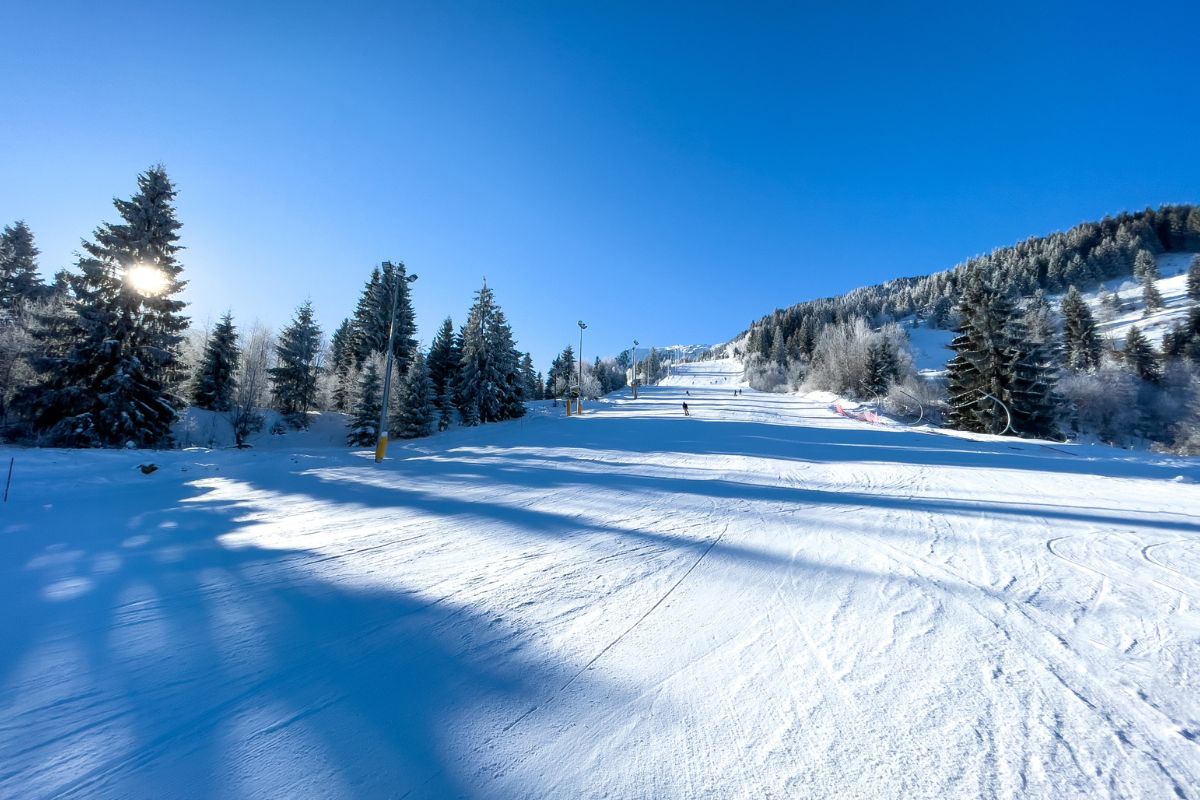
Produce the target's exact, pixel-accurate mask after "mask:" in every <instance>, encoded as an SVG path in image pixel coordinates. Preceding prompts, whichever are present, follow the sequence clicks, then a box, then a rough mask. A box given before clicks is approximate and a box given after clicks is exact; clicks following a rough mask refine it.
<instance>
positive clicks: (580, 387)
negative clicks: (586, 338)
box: [575, 320, 587, 414]
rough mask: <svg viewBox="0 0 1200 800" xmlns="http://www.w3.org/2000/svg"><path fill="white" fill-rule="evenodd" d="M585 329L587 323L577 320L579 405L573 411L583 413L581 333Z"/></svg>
mask: <svg viewBox="0 0 1200 800" xmlns="http://www.w3.org/2000/svg"><path fill="white" fill-rule="evenodd" d="M585 328H587V323H586V322H584V321H583V320H579V403H578V405H577V406H576V407H575V410H576V411H577V412H578V413H580V414H582V413H583V331H584V329H585Z"/></svg>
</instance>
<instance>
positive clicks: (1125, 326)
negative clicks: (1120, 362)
mask: <svg viewBox="0 0 1200 800" xmlns="http://www.w3.org/2000/svg"><path fill="white" fill-rule="evenodd" d="M1193 256H1194V254H1193V253H1166V254H1163V255H1161V256H1159V257H1158V271H1159V274H1160V275H1161V277H1160V278H1159V279H1158V280H1157V281H1155V284H1154V285H1155V286H1157V287H1158V291H1159V293H1160V294H1161V295H1162V297H1163V302H1164V304H1165V308H1163V309H1162V310H1160V311H1155V312H1152V313H1151V314H1146V313H1145V311H1146V304H1145V303H1144V302H1143V301H1142V286H1141V284H1140V283H1138V282H1137V281H1136V280H1134V279H1133V278H1132V277H1130V278H1123V279H1119V280H1114V281H1106V282H1105V283H1104V288H1105V289H1106V290H1107V291H1109V292H1114V293H1116V295H1117V296H1118V297H1119V298H1121V304H1122V309H1121V310H1120V311H1118V312H1114V311H1112V310H1110V309H1108V308H1105V307H1104V306H1103V305H1102V304H1101V302H1100V292H1099V290H1098V289H1097V290H1093V291H1091V292H1088V293H1086V294H1085V295H1084V298H1085V299H1086V300H1087V303H1088V306H1089V307H1091V309H1092V314H1093V315H1094V316H1095V317H1096V323H1097V324H1096V328H1097V330H1098V332H1099V334H1100V336H1101V338H1102V339H1103V340H1105V341H1108V342H1109V343H1110V344H1112V346H1114V347H1116V348H1117V349H1120V348H1122V347H1124V345H1125V334H1127V333H1128V332H1129V329H1130V328H1131V327H1133V326H1134V325H1137V326H1138V327H1139V328H1140V329H1141V330H1142V332H1143V333H1145V334H1146V336H1147V338H1149V339H1150V340H1151V341H1152V342H1154V344H1156V345H1157V344H1159V343H1160V342H1161V341H1162V336H1163V334H1164V333H1165V332H1166V331H1168V330H1169V329H1170V328H1171V326H1173V325H1175V324H1176V323H1177V322H1182V321H1184V320H1185V319H1186V318H1187V315H1188V309H1189V308H1190V307H1191V301H1190V300H1189V299H1188V296H1187V269H1188V265H1189V264H1191V262H1192V258H1193ZM1060 300H1061V298H1060Z"/></svg>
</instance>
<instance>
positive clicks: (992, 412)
mask: <svg viewBox="0 0 1200 800" xmlns="http://www.w3.org/2000/svg"><path fill="white" fill-rule="evenodd" d="M958 314H959V320H960V322H959V327H958V329H957V334H958V335H957V336H955V338H954V339H953V340H952V341H951V342H950V349H951V350H953V351H954V352H955V356H954V358H952V359H951V360H950V363H949V364H948V365H947V393H948V395H949V398H948V399H949V405H950V409H949V412H948V413H947V415H946V418H947V422H948V423H949V425H950V427H952V428H958V429H959V430H965V431H974V432H977V433H1000V432H1001V431H1003V430H1004V426H1005V422H1006V417H1005V414H1004V410H1003V408H1002V407H1001V406H1000V404H999V403H997V402H996V401H995V400H993V399H991V398H989V397H988V396H987V395H991V397H994V398H999V399H1000V400H1001V401H1002V402H1007V400H1006V398H1005V395H1007V394H1008V393H1009V388H1010V382H1011V372H1010V370H1009V366H1010V362H1011V359H1012V353H1011V347H1010V342H1009V337H1008V336H1007V335H1006V330H1005V329H1006V327H1007V325H1008V323H1009V320H1010V318H1011V316H1012V307H1011V305H1010V304H1009V303H1008V302H1007V300H1005V299H1004V298H1002V297H1001V296H1000V295H999V294H998V293H997V292H995V291H994V290H992V289H990V288H987V287H985V286H984V284H983V281H982V278H980V277H979V276H978V275H972V276H971V277H970V278H969V279H968V280H967V281H965V283H964V286H963V294H962V298H961V300H960V303H959V307H958Z"/></svg>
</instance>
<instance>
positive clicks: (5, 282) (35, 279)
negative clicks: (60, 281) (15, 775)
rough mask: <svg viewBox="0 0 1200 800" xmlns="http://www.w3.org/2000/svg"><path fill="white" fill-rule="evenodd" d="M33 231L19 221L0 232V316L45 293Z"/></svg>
mask: <svg viewBox="0 0 1200 800" xmlns="http://www.w3.org/2000/svg"><path fill="white" fill-rule="evenodd" d="M37 257H38V249H37V246H36V245H35V244H34V243H33V231H31V230H29V226H28V225H26V224H25V222H24V221H23V220H18V221H16V222H14V223H13V224H12V225H6V226H5V228H4V230H3V231H0V314H3V313H5V312H12V311H14V310H15V309H17V308H18V307H19V306H21V305H23V304H25V303H31V302H33V301H35V300H40V299H42V298H43V297H45V296H46V295H47V293H48V289H47V287H46V285H45V284H44V283H43V282H42V276H41V275H40V274H39V273H38V265H37Z"/></svg>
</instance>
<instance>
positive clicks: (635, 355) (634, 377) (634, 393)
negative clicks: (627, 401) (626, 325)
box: [633, 339, 639, 400]
mask: <svg viewBox="0 0 1200 800" xmlns="http://www.w3.org/2000/svg"><path fill="white" fill-rule="evenodd" d="M638 344H639V342H638V340H637V339H634V340H633V399H634V400H637V349H638Z"/></svg>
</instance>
